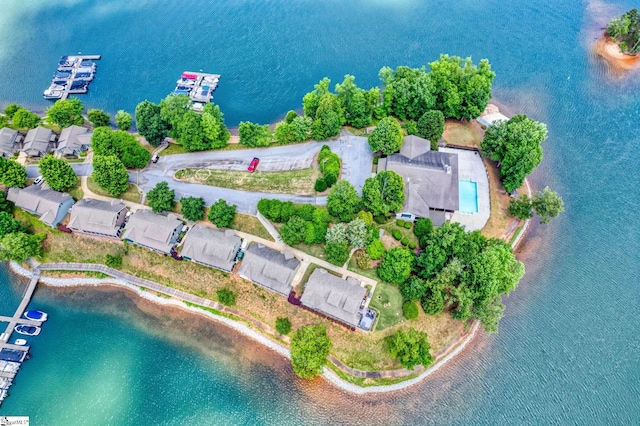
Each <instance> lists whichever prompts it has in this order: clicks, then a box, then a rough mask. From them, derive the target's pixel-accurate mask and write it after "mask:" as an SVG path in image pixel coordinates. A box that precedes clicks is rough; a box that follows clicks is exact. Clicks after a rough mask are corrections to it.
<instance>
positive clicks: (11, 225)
mask: <svg viewBox="0 0 640 426" xmlns="http://www.w3.org/2000/svg"><path fill="white" fill-rule="evenodd" d="M22 230H23V228H22V224H21V223H20V221H18V220H15V219H14V218H13V215H12V214H11V213H7V212H0V237H4V236H5V235H7V234H11V233H13V232H20V231H22Z"/></svg>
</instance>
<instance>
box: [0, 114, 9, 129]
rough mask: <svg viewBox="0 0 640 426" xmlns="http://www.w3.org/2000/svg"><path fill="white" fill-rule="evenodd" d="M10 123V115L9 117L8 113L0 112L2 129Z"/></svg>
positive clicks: (0, 126)
mask: <svg viewBox="0 0 640 426" xmlns="http://www.w3.org/2000/svg"><path fill="white" fill-rule="evenodd" d="M8 123H9V117H7V116H6V115H2V114H0V129H1V128H3V127H7V124H8Z"/></svg>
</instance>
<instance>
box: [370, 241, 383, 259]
mask: <svg viewBox="0 0 640 426" xmlns="http://www.w3.org/2000/svg"><path fill="white" fill-rule="evenodd" d="M386 252H387V249H386V248H385V247H384V243H383V242H382V241H380V240H373V241H371V242H370V243H369V245H368V246H367V254H368V255H369V256H371V259H373V260H378V259H380V258H381V257H382V256H384V254H385V253H386Z"/></svg>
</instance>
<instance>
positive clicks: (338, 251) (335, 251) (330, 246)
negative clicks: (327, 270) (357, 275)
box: [325, 242, 349, 266]
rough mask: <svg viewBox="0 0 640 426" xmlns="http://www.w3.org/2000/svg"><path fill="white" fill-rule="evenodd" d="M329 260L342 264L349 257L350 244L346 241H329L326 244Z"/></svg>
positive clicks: (335, 263) (338, 264)
mask: <svg viewBox="0 0 640 426" xmlns="http://www.w3.org/2000/svg"><path fill="white" fill-rule="evenodd" d="M325 253H326V255H327V262H329V263H333V264H334V265H337V266H342V265H343V264H344V262H346V261H347V259H349V246H348V245H347V243H346V242H342V243H327V245H326V246H325Z"/></svg>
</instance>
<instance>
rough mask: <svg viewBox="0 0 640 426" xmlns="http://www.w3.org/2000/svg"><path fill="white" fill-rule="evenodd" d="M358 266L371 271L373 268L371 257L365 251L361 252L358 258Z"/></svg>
mask: <svg viewBox="0 0 640 426" xmlns="http://www.w3.org/2000/svg"><path fill="white" fill-rule="evenodd" d="M356 265H358V268H360V269H369V267H371V256H369V255H368V254H367V252H365V251H361V252H360V254H358V257H356Z"/></svg>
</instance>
